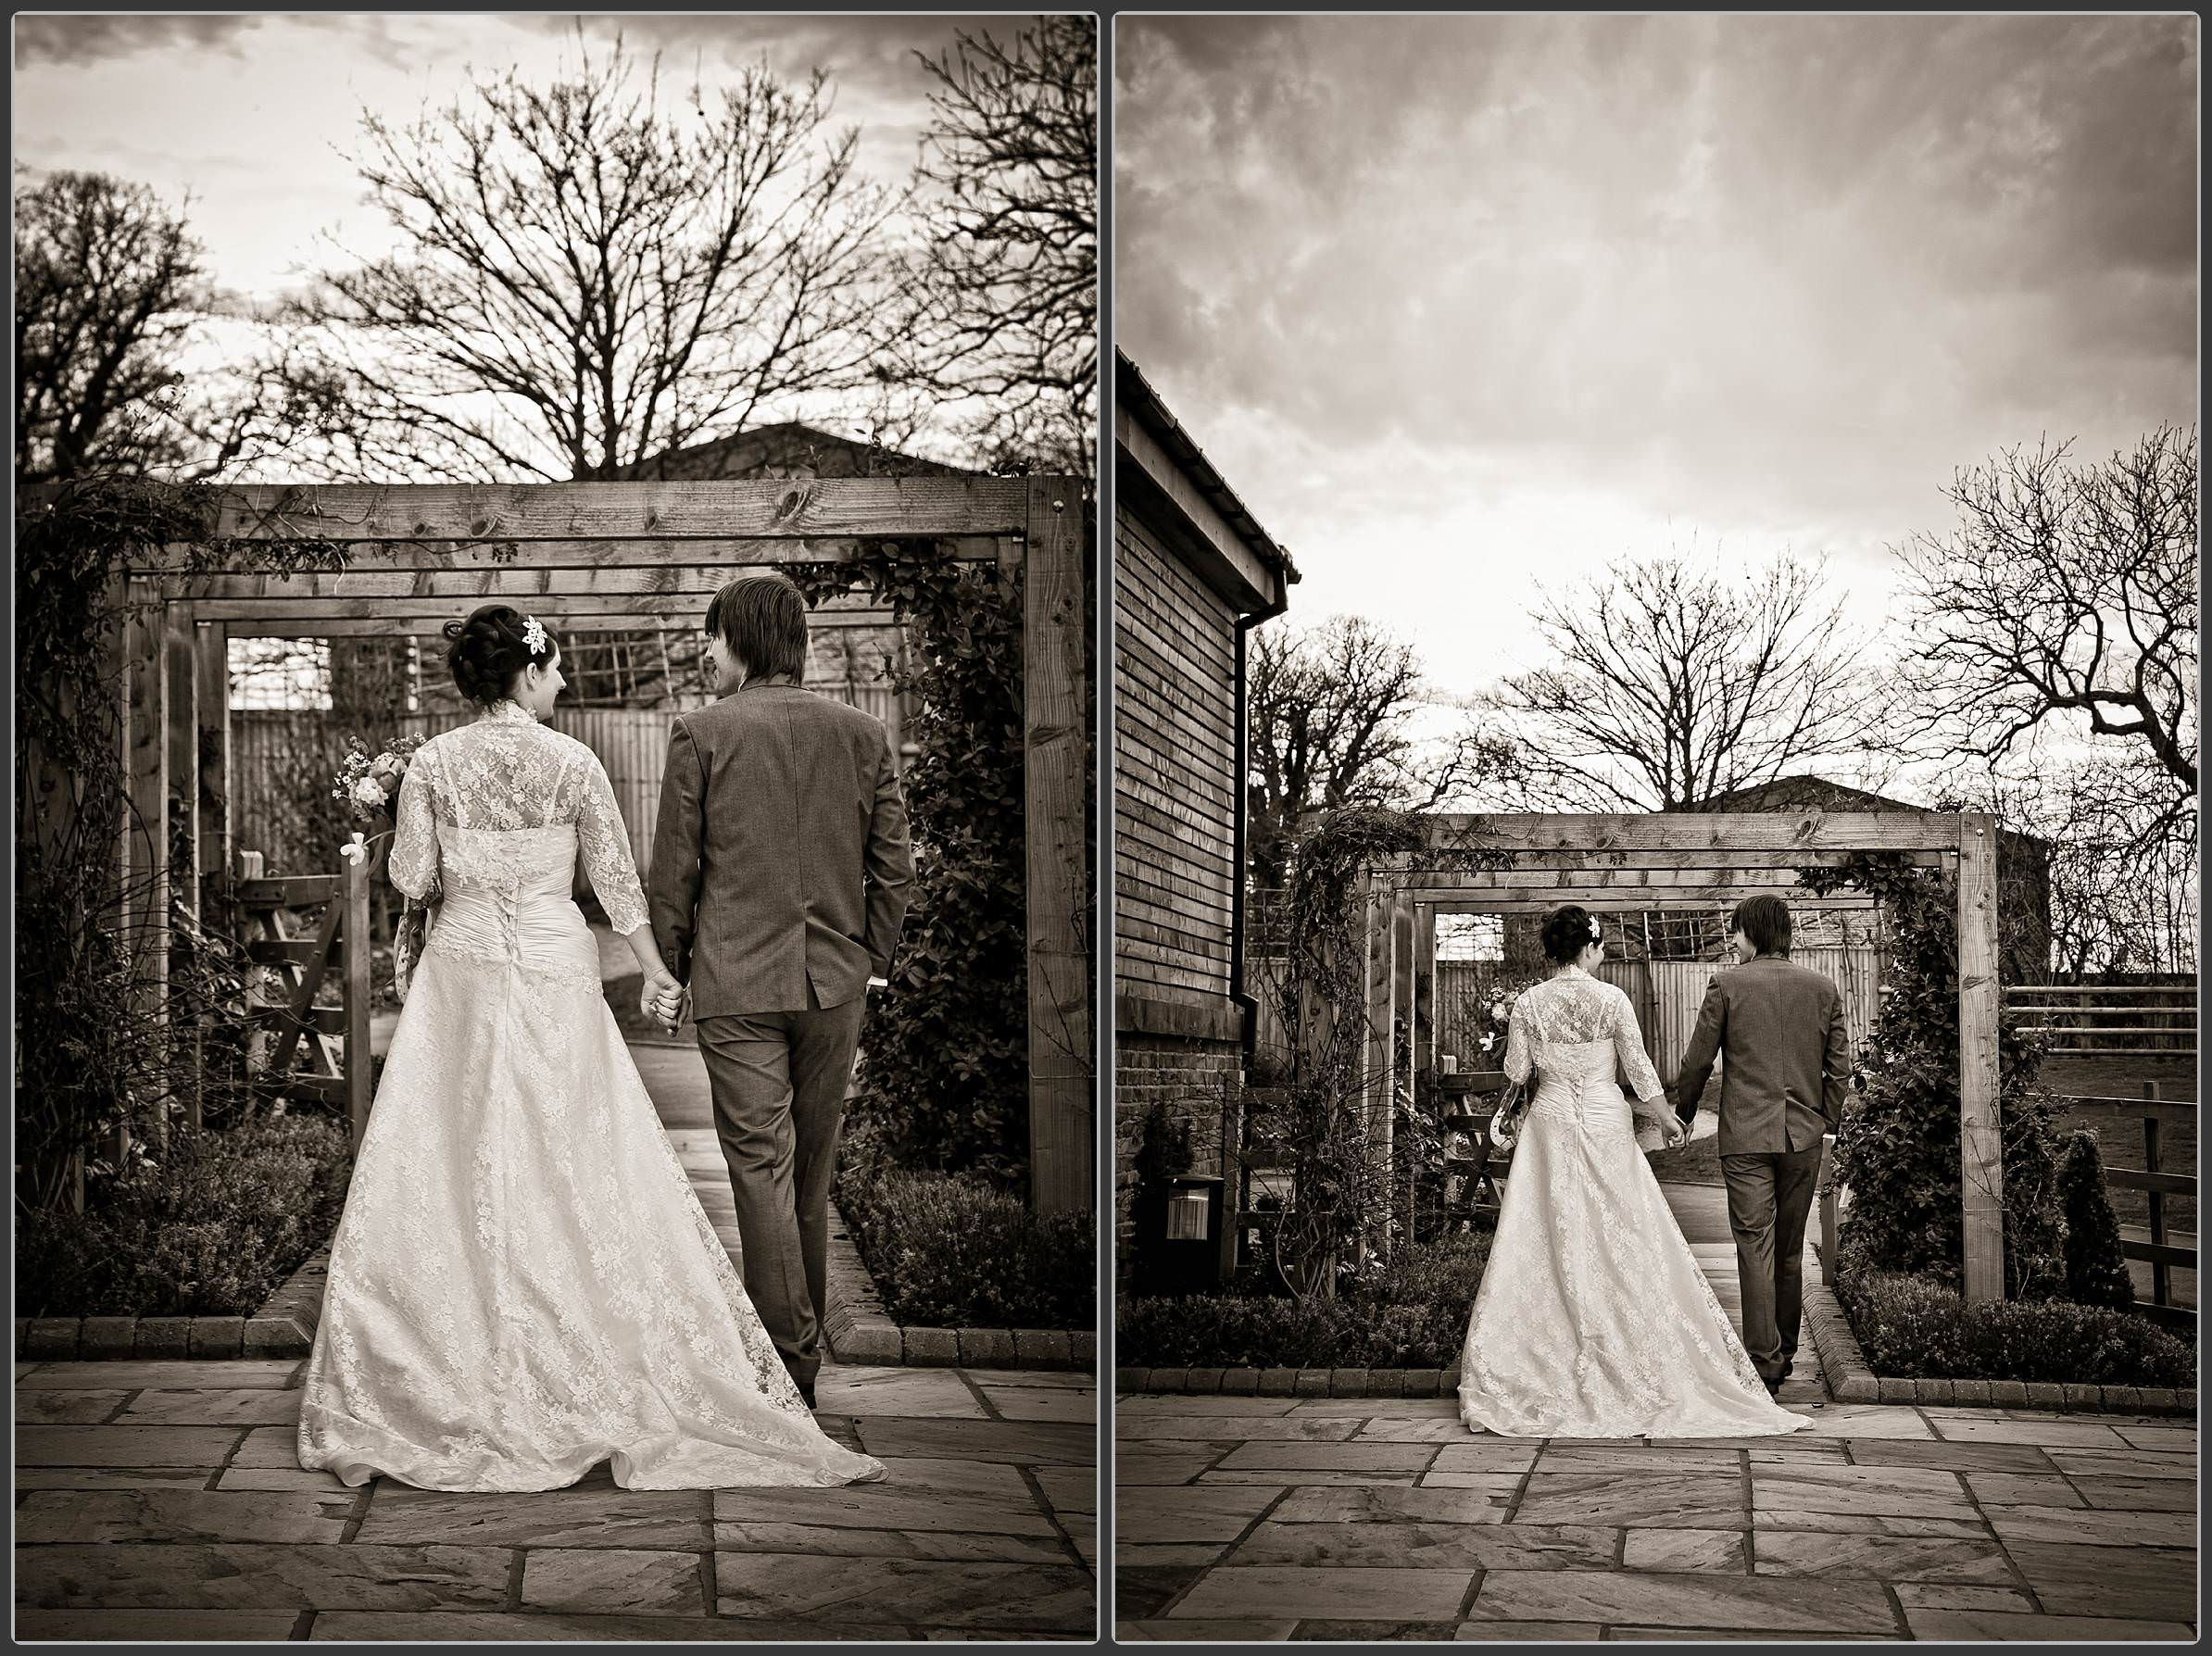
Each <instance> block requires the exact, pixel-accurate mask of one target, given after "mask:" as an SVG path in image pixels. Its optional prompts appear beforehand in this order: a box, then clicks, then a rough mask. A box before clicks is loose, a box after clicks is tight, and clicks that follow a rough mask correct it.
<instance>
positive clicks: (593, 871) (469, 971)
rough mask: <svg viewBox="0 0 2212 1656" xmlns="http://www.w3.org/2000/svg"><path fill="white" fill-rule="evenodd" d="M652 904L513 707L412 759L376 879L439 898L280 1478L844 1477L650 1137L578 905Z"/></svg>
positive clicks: (627, 907)
mask: <svg viewBox="0 0 2212 1656" xmlns="http://www.w3.org/2000/svg"><path fill="white" fill-rule="evenodd" d="M579 852H581V854H582V857H583V859H584V868H585V870H586V871H587V872H589V874H590V876H591V882H592V886H593V889H594V890H595V891H597V894H598V897H599V900H600V902H601V903H602V904H603V905H604V906H605V908H606V910H607V915H608V919H609V920H610V922H612V923H613V925H614V928H615V929H616V930H617V931H618V932H622V933H625V934H626V933H627V932H629V931H630V930H631V929H632V928H633V927H635V926H637V925H640V924H643V923H645V920H646V906H645V899H644V896H643V893H642V892H641V891H640V889H639V886H638V881H637V871H636V868H635V865H634V863H633V862H632V860H631V857H630V851H629V844H628V841H627V839H626V838H625V837H624V834H623V832H622V819H621V816H620V815H619V813H618V812H617V810H616V808H615V803H614V793H613V790H612V788H611V787H610V785H609V784H608V781H607V775H606V772H604V771H603V770H601V769H600V766H599V762H598V760H597V759H596V758H595V757H594V756H593V754H592V752H591V750H590V749H589V748H587V747H585V746H584V744H582V743H581V742H578V741H576V740H574V739H573V738H572V737H569V736H565V735H562V734H559V733H558V732H556V731H551V730H547V729H546V728H544V727H542V726H541V725H539V724H538V723H537V722H536V721H535V720H534V719H533V718H532V717H531V716H530V714H529V713H528V712H527V711H525V710H524V709H522V708H520V707H518V706H516V705H515V704H514V703H512V702H503V703H501V704H499V706H498V708H497V709H496V710H495V711H494V712H492V713H490V714H488V715H487V716H485V717H484V718H483V719H481V720H479V721H477V722H475V723H474V724H471V725H468V726H464V727H463V728H461V729H459V730H457V731H451V732H448V733H446V734H444V735H440V736H437V737H435V738H434V739H433V740H431V741H430V742H427V743H425V744H424V745H423V746H422V747H421V749H420V750H419V751H418V752H417V754H416V756H415V759H414V761H413V763H412V765H411V766H410V767H409V769H408V774H407V779H406V781H405V782H404V784H402V786H401V790H400V797H399V809H398V822H397V828H396V834H395V835H394V838H393V843H392V858H391V872H392V881H393V884H395V885H396V886H398V887H399V888H400V889H401V890H402V891H405V892H407V893H408V895H409V896H413V897H422V896H425V895H429V896H432V897H434V898H435V897H439V896H440V895H441V894H442V902H441V903H440V906H439V908H438V910H437V911H436V915H435V919H434V923H433V925H432V927H431V930H430V936H429V940H428V943H427V944H426V946H425V947H424V950H423V954H422V958H421V961H420V962H419V963H418V966H417V969H416V971H415V973H414V978H413V982H412V983H411V984H410V985H409V986H408V995H407V1002H406V1006H405V1009H404V1010H403V1011H402V1012H401V1014H400V1018H399V1026H398V1029H397V1031H396V1033H395V1035H393V1038H392V1048H391V1052H390V1055H389V1057H387V1059H386V1060H385V1062H384V1073H383V1080H382V1083H381V1084H380V1085H379V1086H378V1087H377V1091H376V1101H375V1105H374V1107H373V1109H372V1110H371V1112H370V1117H369V1126H368V1130H367V1132H366V1133H365V1134H364V1135H363V1137H362V1142H361V1145H360V1147H359V1152H358V1156H357V1158H356V1163H355V1168H354V1174H353V1183H352V1187H351V1189H350V1191H349V1192H348V1194H347V1197H346V1213H345V1218H344V1220H343V1221H342V1222H341V1223H340V1224H339V1227H338V1234H337V1237H336V1240H335V1241H334V1243H333V1246H332V1249H331V1263H330V1286H329V1290H328V1294H327V1296H326V1298H325V1299H324V1302H323V1310H322V1322H321V1325H320V1327H319V1328H318V1329H317V1331H316V1335H315V1346H314V1352H313V1355H312V1356H311V1357H310V1358H309V1359H308V1375H307V1389H306V1394H305V1397H304V1399H303V1400H302V1403H301V1407H300V1418H299V1462H300V1464H301V1465H302V1466H303V1467H308V1468H316V1467H326V1468H328V1469H329V1470H331V1471H333V1472H334V1473H336V1474H338V1476H339V1477H340V1478H341V1479H343V1480H344V1481H345V1482H346V1483H348V1484H361V1483H365V1482H366V1481H367V1480H368V1479H369V1478H371V1476H373V1475H375V1474H380V1473H382V1474H387V1475H389V1476H392V1477H394V1478H397V1479H399V1480H401V1481H402V1482H405V1483H408V1484H412V1485H416V1486H418V1487H422V1488H427V1489H444V1490H522V1489H553V1488H559V1487H562V1486H564V1485H568V1484H572V1483H574V1482H575V1481H576V1480H577V1478H579V1477H581V1476H582V1475H583V1474H584V1473H585V1472H587V1471H589V1470H590V1469H591V1468H592V1467H593V1466H595V1465H597V1463H598V1462H601V1461H607V1460H611V1461H612V1462H613V1472H614V1479H615V1482H616V1483H618V1484H620V1485H622V1486H623V1487H628V1488H633V1489H689V1488H707V1487H730V1486H735V1487H746V1486H761V1485H833V1484H846V1483H855V1482H861V1481H866V1480H870V1479H873V1478H879V1477H881V1476H882V1475H883V1474H884V1469H883V1467H882V1466H881V1465H880V1464H879V1463H878V1462H874V1461H872V1460H870V1459H869V1458H868V1457H866V1456H865V1455H860V1454H855V1453H853V1452H852V1451H850V1450H848V1449H844V1448H843V1447H841V1446H840V1445H838V1444H836V1443H835V1442H833V1441H831V1439H830V1438H828V1437H827V1436H824V1435H823V1431H822V1429H821V1428H820V1427H819V1426H818V1425H816V1424H815V1423H814V1419H813V1416H812V1415H811V1414H810V1413H809V1412H808V1411H807V1408H806V1405H805V1404H804V1403H802V1402H801V1401H800V1400H799V1397H798V1388H797V1387H796V1386H794V1385H793V1384H792V1382H791V1379H790V1377H789V1375H788V1374H786V1372H785V1369H784V1365H783V1362H782V1361H781V1360H780V1359H779V1358H778V1357H777V1355H776V1350H775V1347H774V1346H773V1344H772V1343H771V1342H770V1340H769V1338H768V1336H767V1334H766V1333H765V1332H764V1331H763V1330H762V1328H761V1326H760V1318H759V1317H758V1316H757V1315H756V1314H755V1312H754V1311H753V1307H752V1304H751V1302H750V1301H749V1300H748V1299H747V1298H746V1295H745V1289H744V1287H743V1286H741V1285H740V1283H739V1281H738V1277H737V1273H736V1271H735V1269H734V1268H733V1266H732V1265H731V1263H730V1260H729V1256H728V1255H727V1254H725V1253H724V1252H723V1247H722V1244H721V1243H720V1242H719V1241H717V1240H716V1239H715V1236H714V1231H713V1228H712V1227H711V1226H710V1224H709V1223H708V1222H707V1216H706V1214H705V1213H704V1212H703V1211H701V1210H700V1208H699V1204H698V1198H697V1197H696V1196H694V1195H693V1193H692V1189H691V1185H690V1182H689V1181H688V1180H687V1179H686V1178H685V1173H684V1169H683V1167H682V1166H681V1165H680V1164H679V1163H678V1161H677V1159H676V1154H675V1150H674V1148H672V1146H671V1145H670V1143H669V1141H668V1137H667V1135H666V1134H665V1133H663V1131H662V1130H661V1126H660V1119H659V1117H658V1116H657V1115H656V1114H655V1113H654V1110H653V1103H652V1100H651V1098H649V1097H648V1096H647V1092H646V1089H645V1085H644V1084H643V1083H642V1082H641V1081H640V1080H639V1078H638V1074H637V1070H636V1067H635V1065H634V1064H633V1063H632V1062H631V1060H630V1055H629V1052H628V1050H627V1048H625V1047H624V1046H623V1044H622V1036H621V1034H620V1032H619V1030H618V1028H617V1026H616V1024H615V1022H614V1017H613V1014H612V1013H611V1012H610V1010H609V1009H608V1006H607V1003H606V1001H605V999H604V998H603V997H602V995H601V991H600V986H599V966H598V950H597V944H596V943H595V941H594V939H593V937H592V935H591V931H590V928H589V927H588V926H587V925H586V924H585V923H584V916H583V914H582V913H581V912H580V911H579V910H577V908H576V905H575V903H574V902H573V901H572V900H571V896H570V894H571V890H572V886H571V881H572V877H573V873H574V870H575V865H576V859H577V857H578V854H579Z"/></svg>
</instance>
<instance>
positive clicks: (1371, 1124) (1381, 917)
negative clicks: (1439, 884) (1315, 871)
mask: <svg viewBox="0 0 2212 1656" xmlns="http://www.w3.org/2000/svg"><path fill="white" fill-rule="evenodd" d="M1366 887H1367V902H1366V919H1367V924H1366V938H1365V942H1366V949H1365V952H1364V959H1365V960H1366V966H1367V971H1366V980H1365V993H1364V997H1363V1000H1364V1006H1363V1009H1362V1010H1363V1011H1364V1020H1363V1025H1364V1034H1365V1035H1366V1041H1365V1047H1364V1052H1365V1059H1366V1063H1365V1067H1364V1073H1362V1075H1361V1077H1360V1104H1361V1113H1362V1115H1363V1117H1364V1125H1365V1127H1366V1138H1367V1146H1368V1149H1369V1152H1370V1154H1371V1155H1372V1156H1373V1157H1374V1165H1375V1169H1376V1173H1378V1174H1379V1175H1380V1176H1379V1178H1378V1179H1377V1180H1376V1188H1377V1189H1378V1190H1379V1191H1380V1192H1381V1195H1382V1198H1383V1199H1382V1211H1380V1212H1378V1213H1376V1214H1373V1215H1372V1216H1371V1221H1372V1223H1373V1227H1374V1231H1373V1234H1374V1237H1375V1245H1376V1248H1377V1250H1378V1251H1382V1250H1387V1249H1388V1248H1389V1218H1390V1213H1389V1210H1390V1202H1391V1196H1392V1193H1393V1191H1394V1188H1395V1186H1396V1171H1397V1169H1396V1160H1395V1157H1394V1154H1393V1150H1394V1144H1393V1129H1394V1127H1395V1124H1396V1123H1395V1119H1394V1118H1395V1115H1396V1111H1395V1110H1393V1109H1392V1108H1391V1105H1392V1099H1391V1097H1390V1069H1391V1059H1392V1056H1393V1054H1392V1052H1391V1047H1390V1012H1391V1007H1390V990H1391V986H1392V982H1393V979H1394V978H1395V976H1396V973H1395V971H1394V969H1393V963H1392V960H1391V954H1392V949H1391V945H1392V944H1393V943H1394V942H1395V941H1396V939H1395V937H1394V935H1393V933H1392V928H1391V924H1390V897H1389V890H1388V888H1387V887H1386V886H1385V885H1384V884H1383V882H1382V880H1381V878H1380V877H1378V876H1377V875H1376V874H1374V873H1369V874H1368V875H1367V877H1366Z"/></svg>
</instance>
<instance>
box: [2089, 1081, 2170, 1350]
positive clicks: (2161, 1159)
mask: <svg viewBox="0 0 2212 1656" xmlns="http://www.w3.org/2000/svg"><path fill="white" fill-rule="evenodd" d="M2058 1102H2059V1105H2060V1108H2061V1109H2062V1110H2064V1111H2065V1113H2066V1114H2067V1116H2068V1117H2069V1118H2073V1119H2076V1120H2080V1121H2085V1122H2086V1123H2088V1124H2090V1125H2092V1126H2094V1127H2097V1128H2100V1129H2112V1130H2113V1132H2112V1133H2111V1135H2110V1137H2109V1139H2108V1141H2107V1143H2106V1144H2105V1147H2104V1160H2105V1183H2106V1184H2107V1185H2108V1186H2111V1187H2112V1188H2113V1189H2115V1190H2139V1191H2142V1192H2143V1201H2144V1204H2145V1206H2146V1207H2147V1209H2148V1211H2149V1219H2150V1223H2149V1225H2148V1226H2147V1227H2146V1232H2147V1234H2145V1235H2143V1236H2130V1235H2128V1231H2129V1230H2130V1228H2132V1227H2129V1226H2123V1227H2122V1229H2121V1239H2120V1251H2121V1252H2122V1253H2123V1254H2125V1255H2126V1256H2127V1257H2128V1258H2129V1259H2130V1260H2141V1261H2144V1262H2145V1263H2146V1264H2148V1265H2149V1266H2150V1278H2151V1297H2150V1298H2149V1300H2148V1301H2147V1302H2145V1301H2143V1300H2140V1299H2139V1300H2138V1302H2137V1303H2138V1307H2139V1309H2141V1310H2142V1311H2144V1312H2145V1313H2146V1314H2148V1315H2150V1316H2152V1317H2155V1318H2156V1319H2158V1320H2159V1321H2161V1322H2164V1323H2168V1324H2173V1325H2177V1326H2181V1327H2193V1324H2194V1323H2195V1320H2196V1293H2195V1288H2194V1286H2193V1284H2194V1278H2195V1274H2196V1234H2195V1229H2194V1227H2195V1225H2196V1223H2197V1220H2196V1216H2195V1208H2196V1173H2195V1172H2194V1162H2195V1157H2194V1151H2195V1148H2196V1145H2195V1135H2196V1126H2197V1106H2196V1100H2195V1099H2193V1098H2191V1099H2187V1100H2181V1099H2173V1098H2166V1097H2164V1096H2163V1091H2162V1089H2161V1087H2160V1086H2159V1085H2158V1083H2156V1082H2145V1083H2144V1084H2143V1096H2142V1098H2060V1099H2059V1100H2058ZM2138 1130H2140V1132H2141V1134H2142V1144H2143V1165H2142V1166H2141V1167H2130V1166H2128V1165H2126V1164H2124V1163H2118V1164H2116V1163H2115V1162H2114V1160H2113V1159H2112V1158H2113V1156H2114V1155H2115V1154H2116V1153H2118V1154H2122V1155H2124V1154H2126V1153H2128V1152H2127V1148H2126V1146H2125V1145H2124V1143H2123V1142H2121V1140H2120V1137H2119V1135H2120V1134H2121V1133H2126V1134H2128V1135H2130V1136H2131V1135H2133V1133H2134V1132H2135V1131H2138ZM2181 1131H2185V1132H2186V1133H2187V1134H2188V1139H2187V1141H2186V1143H2185V1145H2183V1146H2182V1147H2180V1148H2181V1154H2180V1155H2179V1156H2177V1157H2176V1158H2175V1160H2180V1161H2182V1162H2183V1163H2185V1164H2186V1165H2188V1166H2189V1167H2190V1169H2191V1171H2189V1172H2186V1173H2181V1172H2176V1171H2175V1170H2174V1168H2173V1167H2172V1165H2171V1164H2170V1163H2169V1162H2168V1160H2167V1159H2166V1151H2167V1149H2168V1137H2167V1135H2168V1133H2169V1132H2181ZM2099 1136H2101V1137H2104V1136H2106V1135H2105V1133H2103V1132H2100V1135H2099ZM2168 1197H2173V1198H2180V1199H2183V1200H2186V1201H2187V1202H2188V1204H2189V1208H2188V1215H2189V1219H2188V1223H2189V1224H2190V1226H2191V1229H2190V1231H2189V1239H2188V1241H2187V1242H2186V1243H2177V1242H2176V1240H2175V1239H2174V1237H2173V1236H2172V1235H2171V1233H2169V1232H2168V1228H2167V1207H2166V1202H2167V1198H2168ZM2175 1271H2186V1272H2188V1273H2190V1277H2191V1282H2192V1286H2191V1288H2190V1290H2189V1294H2188V1299H2187V1302H2186V1303H2182V1302H2181V1298H2180V1297H2179V1296H2177V1295H2176V1294H2175V1292H2174V1287H2175V1285H2174V1281H2173V1273H2174V1272H2175ZM2138 1292H2140V1289H2139V1290H2138Z"/></svg>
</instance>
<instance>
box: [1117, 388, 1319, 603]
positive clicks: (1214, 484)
mask: <svg viewBox="0 0 2212 1656" xmlns="http://www.w3.org/2000/svg"><path fill="white" fill-rule="evenodd" d="M1113 397H1114V405H1115V408H1116V409H1117V411H1119V412H1122V413H1126V414H1128V415H1129V416H1131V417H1132V418H1133V419H1135V420H1137V423H1138V424H1139V425H1141V426H1143V427H1144V429H1145V430H1146V431H1147V432H1149V433H1151V436H1152V438H1153V440H1154V441H1156V442H1157V443H1158V444H1159V445H1160V446H1161V447H1163V448H1164V449H1165V450H1166V451H1167V453H1168V456H1169V458H1172V459H1173V460H1174V461H1175V464H1176V465H1177V466H1178V467H1179V468H1181V470H1183V472H1184V474H1185V475H1186V476H1188V478H1189V479H1190V481H1191V483H1193V484H1194V485H1195V486H1196V487H1197V489H1198V491H1199V493H1200V494H1201V495H1203V496H1205V497H1206V500H1207V502H1208V503H1209V504H1210V505H1211V506H1212V507H1213V509H1214V510H1215V511H1217V512H1219V513H1220V514H1221V516H1222V519H1223V521H1225V522H1226V523H1227V524H1228V526H1229V528H1230V529H1231V531H1233V532H1234V533H1235V534H1236V536H1237V538H1238V540H1239V541H1240V542H1242V543H1243V545H1244V547H1245V549H1246V550H1247V551H1249V552H1250V553H1251V555H1252V556H1253V557H1254V558H1258V559H1259V560H1260V561H1261V562H1262V563H1263V564H1264V565H1266V566H1267V567H1268V568H1269V569H1271V570H1273V571H1276V573H1277V574H1279V575H1281V576H1282V578H1283V582H1284V584H1285V585H1288V584H1289V583H1293V582H1295V581H1296V580H1297V579H1298V570H1297V567H1296V566H1295V565H1293V564H1292V563H1291V561H1290V554H1289V553H1288V552H1286V551H1284V550H1283V549H1282V547H1280V546H1276V543H1275V538H1274V537H1273V536H1272V535H1270V534H1269V533H1267V531H1266V530H1264V529H1263V528H1261V527H1260V521H1259V520H1258V519H1257V518H1255V517H1253V516H1252V514H1251V509H1250V508H1247V507H1246V506H1245V504H1244V502H1243V501H1242V500H1240V499H1238V496H1237V491H1236V490H1234V489H1232V488H1231V487H1229V484H1228V481H1227V479H1225V478H1224V477H1223V476H1222V474H1221V473H1220V472H1219V471H1217V470H1214V467H1213V461H1212V460H1209V459H1208V458H1206V452H1205V450H1204V449H1202V448H1200V446H1199V445H1198V440H1197V439H1196V438H1194V437H1193V436H1191V434H1190V433H1188V432H1187V431H1185V430H1184V429H1183V424H1182V421H1180V420H1177V419H1176V418H1175V415H1174V414H1173V413H1172V412H1170V411H1169V409H1168V406H1167V404H1166V403H1165V402H1164V401H1163V400H1162V398H1161V395H1160V393H1159V392H1158V391H1156V390H1154V389H1153V388H1152V383H1151V382H1150V380H1148V379H1146V378H1145V377H1144V374H1143V373H1142V371H1141V370H1138V368H1137V364H1136V363H1134V362H1132V361H1130V360H1129V357H1128V353H1127V352H1125V351H1124V350H1122V349H1121V348H1120V347H1119V346H1118V345H1117V346H1116V347H1114V352H1113Z"/></svg>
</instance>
